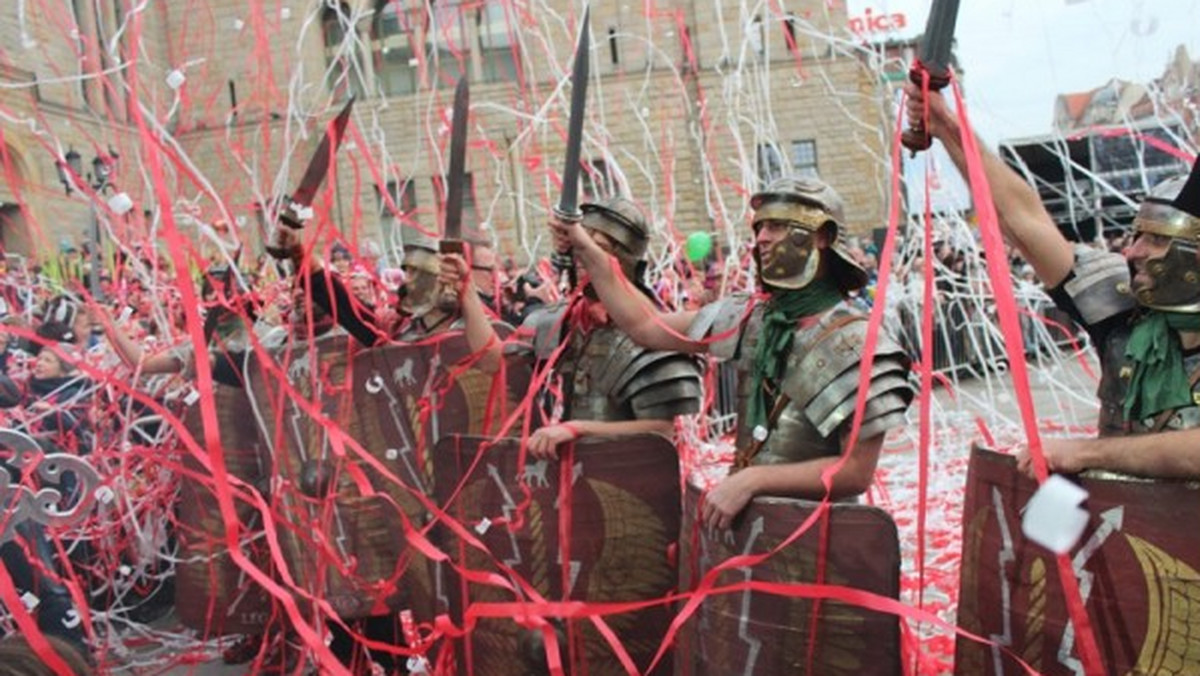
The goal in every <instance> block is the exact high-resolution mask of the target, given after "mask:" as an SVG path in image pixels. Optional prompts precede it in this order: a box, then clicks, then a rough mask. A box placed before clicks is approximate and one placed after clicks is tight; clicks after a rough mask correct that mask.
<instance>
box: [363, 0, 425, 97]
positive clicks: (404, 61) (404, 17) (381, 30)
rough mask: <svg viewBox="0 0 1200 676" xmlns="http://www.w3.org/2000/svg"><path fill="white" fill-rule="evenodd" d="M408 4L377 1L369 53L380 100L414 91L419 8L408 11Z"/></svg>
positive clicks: (416, 79) (416, 75)
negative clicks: (371, 57)
mask: <svg viewBox="0 0 1200 676" xmlns="http://www.w3.org/2000/svg"><path fill="white" fill-rule="evenodd" d="M408 4H411V2H400V1H399V0H380V1H379V2H378V3H376V5H375V18H374V20H372V22H371V52H372V54H373V56H374V59H375V77H376V80H377V81H378V83H379V89H380V91H381V92H382V93H383V95H384V96H400V95H403V94H412V93H414V92H416V91H417V82H418V74H419V72H420V68H419V66H420V64H419V62H418V60H417V53H416V49H415V45H417V44H420V41H419V39H418V37H417V28H418V26H419V19H421V18H422V16H423V15H424V13H425V11H424V8H423V7H416V8H412V7H408V6H407V5H408Z"/></svg>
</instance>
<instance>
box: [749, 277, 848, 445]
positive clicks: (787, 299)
mask: <svg viewBox="0 0 1200 676" xmlns="http://www.w3.org/2000/svg"><path fill="white" fill-rule="evenodd" d="M841 300H842V292H841V290H840V289H839V288H838V285H837V282H835V281H834V280H832V279H829V278H827V277H823V278H819V279H815V280H813V281H812V283H811V284H809V285H808V286H806V287H804V288H803V289H798V290H796V291H777V292H775V293H772V294H771V298H770V299H769V300H768V301H767V302H766V311H765V312H764V313H763V326H762V332H761V333H760V334H759V337H758V348H757V350H756V351H755V353H754V365H753V369H752V370H751V372H750V376H751V380H750V403H749V406H748V408H747V410H746V418H747V419H746V421H745V424H747V425H749V426H750V427H749V429H751V430H753V429H755V428H756V427H758V426H759V425H764V426H765V425H766V423H767V422H768V421H767V415H768V408H769V407H768V401H767V393H766V388H765V387H764V386H765V385H766V381H767V380H770V381H771V382H772V383H779V382H780V381H781V380H782V379H783V370H784V366H786V365H787V358H788V354H789V353H790V352H791V351H792V340H793V339H794V338H795V337H796V322H797V321H799V320H800V318H802V317H811V316H813V315H815V314H818V313H821V312H824V311H825V310H828V309H829V308H831V307H833V306H834V305H837V304H838V303H839V302H841Z"/></svg>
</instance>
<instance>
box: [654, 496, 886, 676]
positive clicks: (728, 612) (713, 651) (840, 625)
mask: <svg viewBox="0 0 1200 676" xmlns="http://www.w3.org/2000/svg"><path fill="white" fill-rule="evenodd" d="M700 501H701V490H700V488H698V487H697V486H695V485H692V484H689V485H688V490H687V495H686V496H685V501H684V509H683V514H684V528H683V532H682V535H681V540H682V545H683V547H682V549H683V551H682V555H681V559H680V560H681V565H680V588H681V590H683V591H688V590H693V589H694V588H695V585H696V584H697V582H698V581H699V580H700V579H702V578H703V575H704V573H705V572H707V571H708V570H709V569H711V568H712V567H713V566H714V565H716V564H718V563H720V562H721V561H724V560H726V559H728V558H729V557H732V556H740V555H745V554H762V553H766V552H769V551H770V550H771V549H773V548H775V547H776V546H778V545H779V544H780V543H781V542H783V541H784V540H785V539H787V537H788V536H789V535H791V533H792V532H793V531H794V530H795V529H796V528H798V527H799V526H800V525H801V524H802V523H803V522H804V521H805V520H806V519H807V518H808V517H809V516H810V515H811V514H812V512H813V510H814V509H815V508H816V504H817V503H814V502H809V501H806V500H791V499H785V498H757V499H755V500H754V501H753V502H752V503H750V504H749V505H748V506H747V507H746V509H745V511H744V512H743V513H742V514H741V516H739V517H738V520H737V521H736V522H735V526H736V527H735V528H734V529H732V531H730V532H727V533H719V534H713V533H711V532H709V531H708V530H707V529H705V528H702V527H700V526H699V525H698V524H697V522H696V516H697V515H698V514H699V513H700V512H699V510H700V504H701V503H700ZM829 518H830V523H829V547H828V552H827V559H826V567H825V583H826V584H835V585H843V586H847V587H852V588H855V589H861V590H864V591H868V592H872V593H874V594H878V595H880V596H887V597H890V598H899V594H900V544H899V537H898V534H897V531H896V525H895V523H894V522H893V521H892V519H891V517H890V516H888V514H887V513H886V512H884V511H883V510H880V509H877V508H874V507H868V506H865V505H857V504H841V503H839V504H834V505H833V507H832V508H831V510H830V516H829ZM820 533H821V525H820V523H819V522H818V523H817V524H816V525H814V526H813V527H812V528H810V529H809V530H808V531H807V532H806V533H804V534H803V535H802V536H800V538H799V539H797V540H796V541H795V542H793V543H792V544H791V545H790V546H789V547H788V548H786V549H784V550H782V551H780V552H778V553H776V554H775V555H774V556H771V557H770V558H768V559H766V560H765V561H764V562H762V563H761V564H759V565H758V566H756V567H755V568H753V569H751V570H747V569H744V568H739V569H732V570H728V571H725V572H722V573H721V574H720V575H718V577H717V583H716V584H717V586H721V585H726V584H732V583H737V582H744V581H748V580H756V581H763V582H789V583H812V582H816V577H817V558H818V549H819V542H820V537H821V535H820ZM813 607H814V603H813V601H811V600H809V599H805V598H798V597H797V598H789V597H786V596H779V595H774V594H770V593H766V592H758V591H745V592H736V593H727V594H717V595H714V596H710V597H709V598H707V599H705V601H704V602H703V603H702V604H701V606H700V608H699V609H698V610H697V611H696V614H695V615H693V616H692V617H691V618H690V619H689V620H688V622H687V624H686V625H685V626H684V628H683V629H682V630H681V631H680V634H679V640H678V649H677V657H676V665H677V667H678V668H677V669H676V672H675V673H676V674H680V675H684V676H718V675H720V676H726V675H728V674H812V675H813V676H837V675H840V674H846V675H847V676H849V675H851V674H854V675H856V676H857V675H863V674H881V675H882V674H887V675H889V676H890V675H895V674H899V673H900V623H899V619H898V618H897V617H896V616H894V615H888V614H884V613H879V612H876V611H872V610H867V609H865V608H862V607H859V606H854V605H849V604H846V603H842V602H838V601H832V600H824V601H821V602H820V611H819V618H818V620H817V623H816V625H815V629H816V637H815V640H810V639H811V638H812V636H811V630H812V628H813V625H812V621H811V618H812V611H813ZM810 644H811V645H812V646H814V649H813V651H812V654H811V655H810V654H809V646H810Z"/></svg>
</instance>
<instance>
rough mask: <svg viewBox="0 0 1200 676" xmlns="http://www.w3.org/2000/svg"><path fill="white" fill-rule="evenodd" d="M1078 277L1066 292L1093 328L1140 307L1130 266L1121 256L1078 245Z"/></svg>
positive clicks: (1076, 269) (1076, 266) (1066, 288)
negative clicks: (1134, 293)
mask: <svg viewBox="0 0 1200 676" xmlns="http://www.w3.org/2000/svg"><path fill="white" fill-rule="evenodd" d="M1074 271H1075V276H1074V277H1073V278H1072V279H1071V280H1070V281H1068V282H1067V283H1066V284H1064V285H1063V290H1064V291H1066V292H1067V295H1068V296H1070V297H1071V300H1072V301H1074V302H1075V308H1076V309H1077V310H1079V316H1080V317H1082V318H1083V321H1084V322H1086V323H1087V324H1089V325H1093V324H1097V323H1099V322H1102V321H1104V320H1105V319H1108V318H1109V317H1113V316H1116V315H1119V314H1121V313H1123V312H1128V311H1129V310H1132V309H1134V308H1135V307H1136V306H1137V300H1136V299H1135V298H1134V297H1133V294H1132V293H1130V291H1129V264H1128V263H1127V262H1126V261H1125V257H1124V256H1122V255H1121V254H1118V253H1110V252H1107V251H1097V250H1095V249H1093V248H1091V247H1089V246H1085V245H1083V244H1077V245H1075V270H1074Z"/></svg>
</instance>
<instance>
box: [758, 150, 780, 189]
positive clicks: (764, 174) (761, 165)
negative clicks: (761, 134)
mask: <svg viewBox="0 0 1200 676" xmlns="http://www.w3.org/2000/svg"><path fill="white" fill-rule="evenodd" d="M781 176H783V154H782V153H780V152H779V147H778V146H776V145H775V144H774V143H760V144H758V180H759V183H761V184H762V185H766V184H768V183H770V182H771V181H774V180H775V179H777V178H779V177H781Z"/></svg>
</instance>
